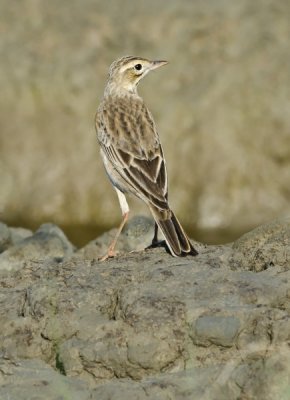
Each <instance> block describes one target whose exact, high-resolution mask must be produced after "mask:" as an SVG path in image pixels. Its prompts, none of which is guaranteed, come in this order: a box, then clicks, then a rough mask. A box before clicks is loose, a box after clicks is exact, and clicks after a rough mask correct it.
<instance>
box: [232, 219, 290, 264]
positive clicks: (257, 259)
mask: <svg viewBox="0 0 290 400" xmlns="http://www.w3.org/2000/svg"><path fill="white" fill-rule="evenodd" d="M233 250H234V254H233V257H232V258H231V262H230V263H231V266H232V268H238V269H239V268H243V269H249V270H253V271H256V272H260V271H264V270H266V269H268V268H272V267H282V268H286V269H289V266H290V217H288V218H283V219H278V220H275V221H273V222H271V223H269V224H265V225H262V226H260V227H258V228H256V229H254V230H253V231H251V232H249V233H247V234H245V235H243V236H242V237H241V238H240V239H238V240H237V241H236V242H235V243H234V245H233Z"/></svg>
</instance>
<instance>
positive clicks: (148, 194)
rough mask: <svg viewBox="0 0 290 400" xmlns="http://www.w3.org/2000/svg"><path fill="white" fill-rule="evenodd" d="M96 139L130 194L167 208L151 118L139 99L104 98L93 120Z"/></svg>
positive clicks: (163, 172)
mask: <svg viewBox="0 0 290 400" xmlns="http://www.w3.org/2000/svg"><path fill="white" fill-rule="evenodd" d="M96 123H97V131H98V140H99V143H100V145H101V148H102V149H103V151H104V152H105V154H106V156H107V158H108V160H109V161H110V162H111V163H112V166H113V167H114V170H115V171H116V172H117V173H118V174H119V175H120V176H121V177H122V178H123V179H124V181H125V182H126V183H127V186H128V188H127V189H128V191H130V192H133V193H134V194H136V195H137V196H139V197H142V198H143V199H144V200H147V201H149V202H150V203H152V204H154V205H155V206H156V207H158V208H161V209H167V208H168V203H167V173H166V165H165V160H164V157H163V151H162V147H161V144H160V140H159V136H158V133H157V131H156V128H155V124H154V121H153V118H152V116H151V114H150V112H149V111H148V109H147V108H146V106H145V104H144V102H143V101H142V99H141V98H139V97H133V98H132V96H130V97H129V96H128V98H123V97H122V98H118V99H112V98H110V97H109V98H107V99H106V100H105V101H104V102H103V103H102V104H101V106H100V108H99V110H98V113H97V117H96Z"/></svg>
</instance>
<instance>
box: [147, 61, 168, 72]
mask: <svg viewBox="0 0 290 400" xmlns="http://www.w3.org/2000/svg"><path fill="white" fill-rule="evenodd" d="M166 64H168V61H152V63H151V67H150V70H151V71H152V70H153V69H157V68H159V67H162V66H163V65H166Z"/></svg>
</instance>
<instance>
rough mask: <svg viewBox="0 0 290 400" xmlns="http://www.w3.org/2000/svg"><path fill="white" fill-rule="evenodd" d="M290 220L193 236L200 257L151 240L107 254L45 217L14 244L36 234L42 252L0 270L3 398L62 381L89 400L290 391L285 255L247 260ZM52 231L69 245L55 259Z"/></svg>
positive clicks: (279, 236) (55, 389)
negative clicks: (257, 263) (267, 263)
mask: <svg viewBox="0 0 290 400" xmlns="http://www.w3.org/2000/svg"><path fill="white" fill-rule="evenodd" d="M144 222H145V221H144ZM134 226H135V222H134V221H133V228H132V226H131V227H130V225H129V227H128V229H129V232H130V234H129V236H130V238H131V239H130V241H131V240H132V241H133V242H134V238H135V239H136V242H134V244H137V245H138V243H139V242H138V240H137V236H138V237H139V240H140V243H141V242H142V241H143V236H142V235H141V236H139V230H140V229H139V228H138V229H135V228H134ZM137 226H138V224H137ZM150 226H151V225H150ZM287 226H288V219H286V218H285V219H283V220H279V221H275V222H271V223H269V224H267V225H265V226H262V227H260V228H259V229H258V230H254V231H252V232H249V233H248V234H247V235H244V236H243V237H242V238H240V239H239V240H238V241H236V242H234V243H231V244H229V245H221V246H200V247H199V251H200V253H199V255H198V256H196V257H185V258H175V257H172V256H171V255H170V254H168V253H167V252H166V251H165V249H164V248H163V247H158V248H150V249H147V250H145V251H140V252H133V253H127V252H125V253H124V254H121V255H119V256H117V257H115V258H113V259H109V260H107V261H106V262H103V263H101V262H99V261H97V260H96V259H89V258H87V255H85V253H82V252H79V253H78V255H77V256H76V255H75V254H73V252H72V248H71V247H70V246H69V244H68V243H66V241H65V237H63V234H62V233H61V231H60V230H59V229H58V228H57V227H55V226H52V225H46V226H44V227H42V228H41V229H40V230H39V231H37V232H36V233H35V234H34V235H33V236H32V237H31V238H28V239H24V240H23V241H22V242H21V243H20V244H21V246H24V247H25V246H26V247H27V248H26V249H25V250H24V247H23V248H22V254H24V255H25V254H28V252H29V250H30V248H31V241H32V242H33V241H34V240H35V241H36V242H37V246H38V247H35V248H37V249H42V251H43V254H44V257H43V259H41V258H40V257H39V258H38V261H37V262H35V263H32V262H26V263H24V264H23V265H22V268H19V269H18V270H17V271H13V268H12V269H10V270H8V269H7V270H6V274H3V275H2V276H1V278H0V326H1V330H0V356H2V361H1V363H0V383H2V385H0V398H3V396H4V395H6V393H7V392H8V391H9V393H11V398H12V399H14V398H15V399H16V398H20V399H21V398H23V399H24V398H25V399H26V398H32V395H31V393H34V392H32V391H35V387H38V386H39V387H41V388H43V391H41V392H42V393H43V398H45V395H46V396H48V394H49V396H51V398H55V397H53V396H56V395H58V396H59V398H61V397H60V396H61V394H60V393H59V388H63V391H64V392H65V393H66V391H67V393H69V394H68V395H67V397H68V398H73V397H70V393H71V392H70V391H69V390H71V391H73V393H75V394H76V395H78V396H79V397H78V398H80V399H82V398H90V399H96V400H106V399H118V400H123V399H124V400H125V399H126V400H128V399H140V400H143V399H145V398H146V399H147V398H148V399H152V400H155V399H168V398H172V399H180V400H191V399H195V398H196V399H207V400H223V399H227V400H228V399H229V400H238V399H242V398H245V399H246V398H247V399H255V400H256V399H257V400H276V399H277V400H278V399H279V400H280V399H283V398H286V397H285V393H286V394H287V393H288V392H289V390H290V382H289V373H290V371H289V365H290V350H289V349H288V347H289V346H288V345H289V343H290V342H289V341H290V335H289V326H290V322H289V321H290V318H289V311H290V301H289V299H290V290H289V283H290V271H289V268H288V261H287V260H288V259H287V258H284V259H281V261H280V263H274V265H272V266H271V268H266V269H265V268H263V269H260V268H253V254H254V253H255V249H257V248H259V250H260V251H261V253H263V254H266V255H267V256H268V255H270V253H267V252H268V245H269V243H271V246H274V244H275V243H276V244H275V246H276V247H277V249H278V248H279V241H282V243H283V244H284V245H285V244H286V242H287V237H288V234H289V231H288V228H287ZM151 228H152V226H151V227H150V229H151ZM150 229H149V231H150ZM149 231H147V228H146V226H145V228H144V233H143V235H144V237H145V236H146V235H147V232H149ZM50 235H51V236H52V237H53V238H55V237H57V238H58V239H59V240H60V241H61V243H62V246H63V247H62V249H63V250H62V251H63V252H64V253H66V252H65V250H64V249H65V248H67V249H68V250H67V253H66V256H65V258H64V259H63V260H62V261H60V260H56V259H55V258H54V255H55V251H52V250H51V253H50V252H48V251H47V249H48V248H49V249H52V248H54V247H53V246H52V247H49V246H50V245H48V244H47V241H49V240H51V238H50ZM124 235H126V232H125V233H124ZM36 237H38V239H37V238H36ZM148 237H149V236H148ZM44 238H46V239H44ZM42 239H43V240H42ZM122 240H124V243H125V237H123V238H122ZM122 240H121V241H122ZM62 241H64V243H63V242H62ZM33 243H34V242H33ZM53 243H54V242H53ZM66 246H67V247H66ZM14 247H15V246H13V247H11V248H10V249H8V250H6V251H5V252H4V253H2V255H3V254H5V253H6V252H8V251H10V250H12V249H14ZM35 248H34V247H32V253H33V251H35ZM57 249H59V247H57ZM252 249H253V250H252ZM279 251H280V250H279ZM240 252H243V253H242V254H243V257H241V255H240ZM38 254H40V253H38ZM274 254H276V253H274ZM48 255H49V256H48ZM235 257H237V258H235ZM236 260H242V262H241V261H240V262H239V263H237V261H236ZM283 260H284V262H283ZM37 370H39V371H40V372H39V374H36V373H35V371H37ZM9 374H10V375H9ZM64 375H66V376H64ZM23 377H27V382H26V383H25V382H24V378H23ZM57 377H59V381H56V378H57ZM1 380H2V381H1ZM44 381H45V382H48V383H47V384H44V383H43V382H44ZM20 387H23V394H22V393H21V392H20ZM67 387H69V389H67ZM29 390H31V392H30V391H29ZM41 395H42V394H41ZM13 396H14V397H13ZM21 396H23V397H21ZM49 396H48V397H47V398H50V397H49ZM63 396H64V395H63ZM86 396H87V397H86ZM4 398H5V397H4ZM56 398H57V397H56Z"/></svg>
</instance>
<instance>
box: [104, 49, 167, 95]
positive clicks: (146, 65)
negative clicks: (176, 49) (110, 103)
mask: <svg viewBox="0 0 290 400" xmlns="http://www.w3.org/2000/svg"><path fill="white" fill-rule="evenodd" d="M167 63H168V62H167V61H150V60H147V59H146V58H142V57H133V56H126V57H122V58H120V59H118V60H116V61H114V62H113V63H112V65H111V66H110V69H109V78H108V83H107V89H108V90H109V91H113V90H117V91H120V92H124V91H127V92H130V93H136V88H137V85H138V83H139V82H140V80H141V79H142V78H144V76H145V75H147V74H148V72H150V71H153V70H155V69H157V68H159V67H161V66H162V65H166V64H167Z"/></svg>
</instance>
